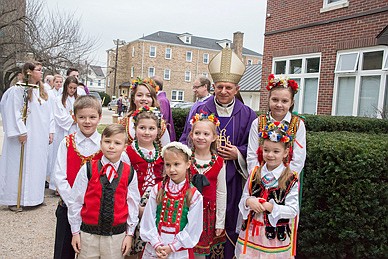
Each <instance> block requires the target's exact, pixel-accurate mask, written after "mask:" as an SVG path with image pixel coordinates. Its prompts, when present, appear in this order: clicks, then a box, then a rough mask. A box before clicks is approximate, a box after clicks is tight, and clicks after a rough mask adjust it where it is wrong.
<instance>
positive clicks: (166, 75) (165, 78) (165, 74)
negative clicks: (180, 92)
mask: <svg viewBox="0 0 388 259" xmlns="http://www.w3.org/2000/svg"><path fill="white" fill-rule="evenodd" d="M170 73H171V70H170V69H165V70H164V77H163V78H164V80H170Z"/></svg>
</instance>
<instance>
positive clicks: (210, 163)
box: [191, 150, 217, 169]
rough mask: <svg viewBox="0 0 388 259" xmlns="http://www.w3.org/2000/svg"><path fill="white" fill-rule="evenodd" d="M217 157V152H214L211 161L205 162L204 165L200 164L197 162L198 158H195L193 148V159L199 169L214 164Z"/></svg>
mask: <svg viewBox="0 0 388 259" xmlns="http://www.w3.org/2000/svg"><path fill="white" fill-rule="evenodd" d="M216 158H217V156H216V154H214V153H212V158H211V160H210V162H209V163H207V164H203V165H199V164H198V163H197V160H196V159H195V155H194V150H193V152H192V154H191V161H192V162H193V165H194V166H195V167H196V168H198V169H201V168H208V167H212V166H213V165H214V163H215V161H216Z"/></svg>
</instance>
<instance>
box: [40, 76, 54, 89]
mask: <svg viewBox="0 0 388 259" xmlns="http://www.w3.org/2000/svg"><path fill="white" fill-rule="evenodd" d="M43 85H44V90H46V92H48V91H50V90H51V89H53V87H54V76H53V75H47V76H46V77H45V78H44V84H43Z"/></svg>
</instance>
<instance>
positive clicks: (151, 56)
mask: <svg viewBox="0 0 388 259" xmlns="http://www.w3.org/2000/svg"><path fill="white" fill-rule="evenodd" d="M153 48H154V49H155V51H154V55H152V49H153ZM154 57H156V46H150V58H154Z"/></svg>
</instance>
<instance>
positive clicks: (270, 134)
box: [259, 121, 292, 143]
mask: <svg viewBox="0 0 388 259" xmlns="http://www.w3.org/2000/svg"><path fill="white" fill-rule="evenodd" d="M287 131H288V124H287V123H284V124H283V123H280V122H279V121H275V122H269V123H268V124H267V125H266V126H265V127H264V130H262V131H260V132H259V138H262V139H269V140H271V141H272V142H283V143H288V142H290V141H291V140H292V136H290V135H289V134H288V133H287Z"/></svg>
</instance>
